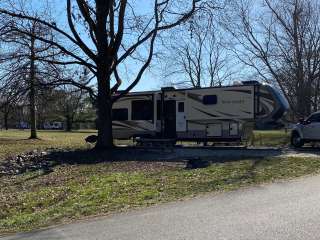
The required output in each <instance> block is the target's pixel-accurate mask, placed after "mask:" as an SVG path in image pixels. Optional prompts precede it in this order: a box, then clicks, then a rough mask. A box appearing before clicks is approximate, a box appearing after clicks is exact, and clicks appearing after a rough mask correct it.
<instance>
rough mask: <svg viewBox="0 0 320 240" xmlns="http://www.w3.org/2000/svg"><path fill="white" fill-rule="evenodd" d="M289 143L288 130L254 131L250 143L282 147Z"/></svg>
mask: <svg viewBox="0 0 320 240" xmlns="http://www.w3.org/2000/svg"><path fill="white" fill-rule="evenodd" d="M289 143H290V131H287V132H286V131H284V130H274V131H254V135H253V139H251V144H252V145H254V146H268V147H283V146H288V145H289Z"/></svg>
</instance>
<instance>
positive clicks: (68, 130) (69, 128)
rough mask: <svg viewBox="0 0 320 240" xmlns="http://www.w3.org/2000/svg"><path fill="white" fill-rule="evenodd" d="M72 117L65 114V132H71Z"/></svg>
mask: <svg viewBox="0 0 320 240" xmlns="http://www.w3.org/2000/svg"><path fill="white" fill-rule="evenodd" d="M72 122H73V121H72V118H71V116H69V115H67V116H66V124H67V126H66V131H67V132H71V130H72Z"/></svg>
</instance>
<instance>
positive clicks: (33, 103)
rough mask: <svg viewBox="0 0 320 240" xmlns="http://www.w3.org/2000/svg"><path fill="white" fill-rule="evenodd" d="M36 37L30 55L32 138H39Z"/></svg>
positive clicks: (32, 40)
mask: <svg viewBox="0 0 320 240" xmlns="http://www.w3.org/2000/svg"><path fill="white" fill-rule="evenodd" d="M34 43H35V39H34V38H31V57H30V76H29V81H30V91H29V101H30V128H31V134H30V139H35V138H37V121H36V100H35V95H36V90H35V75H36V74H35V51H34Z"/></svg>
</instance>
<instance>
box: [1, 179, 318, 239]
mask: <svg viewBox="0 0 320 240" xmlns="http://www.w3.org/2000/svg"><path fill="white" fill-rule="evenodd" d="M319 238H320V176H315V177H308V178H304V179H299V180H296V181H291V182H288V183H277V184H270V185H266V186H259V187H254V188H249V189H245V190H240V191H235V192H230V193H225V194H219V195H216V196H206V197H201V198H197V199H193V200H188V201H184V202H178V203H173V204H165V205H162V206H157V207H151V208H148V209H145V210H139V211H133V212H130V213H126V214H120V215H115V216H110V217H105V218H99V219H94V220H91V221H88V222H80V223H75V224H70V225H66V226H61V227H57V228H54V229H49V230H44V231H39V232H33V233H29V234H21V235H16V236H12V237H7V238H4V239H6V240H18V239H19V240H20V239H23V240H29V239H30V240H38V239H45V240H58V239H59V240H63V239H66V240H100V239H101V240H108V239H112V240H128V239H139V240H142V239H146V240H150V239H156V240H162V239H163V240H171V239H174V240H187V239H188V240H189V239H197V240H206V239H208V240H209V239H210V240H212V239H215V240H217V239H223V240H227V239H236V240H238V239H246V240H249V239H254V240H257V239H259V240H263V239H277V240H278V239H279V240H280V239H281V240H282V239H288V240H289V239H290V240H294V239H304V240H305V239H317V240H318V239H319Z"/></svg>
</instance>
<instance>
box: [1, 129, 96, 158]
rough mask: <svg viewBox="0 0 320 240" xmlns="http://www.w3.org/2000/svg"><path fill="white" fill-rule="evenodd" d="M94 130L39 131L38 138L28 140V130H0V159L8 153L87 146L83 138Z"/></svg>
mask: <svg viewBox="0 0 320 240" xmlns="http://www.w3.org/2000/svg"><path fill="white" fill-rule="evenodd" d="M94 133H95V131H75V132H71V133H66V132H63V131H39V132H38V137H39V138H40V140H29V139H28V138H29V136H30V132H29V131H28V130H9V131H4V130H3V131H0V160H1V159H3V158H4V157H6V156H9V155H16V154H19V153H22V152H26V151H32V150H35V149H46V148H64V149H74V148H79V149H84V148H88V145H87V144H86V143H85V141H84V138H85V137H86V136H88V135H91V134H94Z"/></svg>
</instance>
